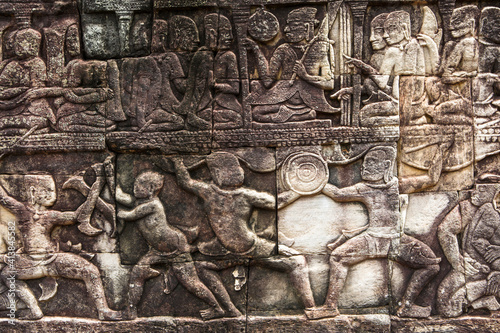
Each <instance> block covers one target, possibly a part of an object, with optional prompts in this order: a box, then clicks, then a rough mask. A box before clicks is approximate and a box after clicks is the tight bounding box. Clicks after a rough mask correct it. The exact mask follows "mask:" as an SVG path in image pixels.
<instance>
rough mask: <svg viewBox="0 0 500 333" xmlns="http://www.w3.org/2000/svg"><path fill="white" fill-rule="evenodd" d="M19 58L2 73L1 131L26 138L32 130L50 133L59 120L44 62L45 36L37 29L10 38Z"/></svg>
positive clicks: (17, 32)
mask: <svg viewBox="0 0 500 333" xmlns="http://www.w3.org/2000/svg"><path fill="white" fill-rule="evenodd" d="M10 38H11V39H12V41H11V42H12V49H13V53H14V55H15V58H13V59H9V60H8V61H5V62H4V64H3V68H2V70H1V73H0V87H1V94H0V101H1V102H2V104H1V105H2V108H1V109H2V111H1V118H0V130H2V131H3V132H4V133H9V132H11V134H24V133H26V132H28V131H29V130H30V129H31V128H36V130H37V131H38V133H43V132H48V131H49V125H50V123H55V116H54V112H53V110H52V108H51V107H50V105H49V103H48V101H47V99H46V98H45V97H46V96H47V93H48V91H47V90H43V89H42V90H40V89H38V90H35V89H36V88H42V87H45V83H46V81H47V71H46V66H45V62H44V61H43V60H42V58H40V56H39V53H40V43H41V40H42V36H41V34H40V33H39V32H38V31H36V30H34V29H29V28H27V29H22V30H17V31H15V32H14V33H13V34H12V35H10Z"/></svg>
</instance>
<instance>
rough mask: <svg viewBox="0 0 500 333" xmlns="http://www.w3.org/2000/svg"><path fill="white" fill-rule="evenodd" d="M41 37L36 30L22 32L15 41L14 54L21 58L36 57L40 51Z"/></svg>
mask: <svg viewBox="0 0 500 333" xmlns="http://www.w3.org/2000/svg"><path fill="white" fill-rule="evenodd" d="M40 41H41V35H40V33H38V32H37V31H36V30H33V29H25V30H20V31H19V32H18V33H17V34H16V36H15V40H14V53H15V54H16V55H17V56H18V57H19V58H22V59H24V58H29V57H36V56H38V53H39V51H40Z"/></svg>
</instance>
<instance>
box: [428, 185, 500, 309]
mask: <svg viewBox="0 0 500 333" xmlns="http://www.w3.org/2000/svg"><path fill="white" fill-rule="evenodd" d="M498 190H499V188H498V185H496V184H494V185H477V187H476V189H475V190H474V191H473V192H472V194H471V198H470V200H463V201H460V202H459V204H457V205H456V206H455V208H453V209H452V211H451V212H449V213H448V214H447V215H446V217H445V218H444V219H443V221H442V222H441V224H440V225H439V229H438V237H439V242H440V244H441V247H442V249H443V252H444V254H445V255H446V258H447V259H448V261H449V262H450V264H451V266H452V270H451V271H450V272H449V273H448V275H447V276H446V277H445V278H444V279H443V281H442V282H441V284H440V286H439V289H438V295H437V305H438V311H439V313H440V314H441V315H443V316H445V317H457V316H459V315H461V314H462V312H463V311H464V308H466V307H472V308H474V309H481V308H485V309H488V310H490V311H491V312H492V315H496V314H497V313H498V311H499V310H500V304H499V303H498V301H497V299H496V297H498V295H499V292H500V289H499V286H500V285H499V281H500V280H499V278H500V273H499V272H498V269H499V268H500V267H499V266H498V259H499V258H500V251H499V249H500V247H499V245H500V243H499V242H498V241H497V237H498V236H497V235H496V229H498V227H499V225H500V214H499V213H498V211H497V209H496V202H495V197H496V196H497V194H498ZM459 235H462V247H461V248H460V245H459V240H458V237H459Z"/></svg>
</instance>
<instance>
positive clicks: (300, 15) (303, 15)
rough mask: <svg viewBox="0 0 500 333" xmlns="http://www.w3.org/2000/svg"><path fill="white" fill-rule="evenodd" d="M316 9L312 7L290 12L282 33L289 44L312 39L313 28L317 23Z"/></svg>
mask: <svg viewBox="0 0 500 333" xmlns="http://www.w3.org/2000/svg"><path fill="white" fill-rule="evenodd" d="M316 12H317V9H316V8H313V7H302V8H298V9H294V10H292V11H291V12H290V13H289V14H288V17H287V19H286V25H285V28H284V29H283V31H284V32H285V36H286V38H287V39H288V41H290V42H291V43H299V42H301V41H303V40H306V41H310V40H311V39H313V37H314V27H315V26H316V25H317V24H318V23H319V21H318V20H316V18H315V17H316Z"/></svg>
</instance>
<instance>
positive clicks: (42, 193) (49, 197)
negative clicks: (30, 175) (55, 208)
mask: <svg viewBox="0 0 500 333" xmlns="http://www.w3.org/2000/svg"><path fill="white" fill-rule="evenodd" d="M30 194H31V199H32V202H33V204H38V205H40V206H44V207H50V206H52V205H54V203H55V202H56V199H57V195H56V184H55V183H54V180H53V179H52V177H40V178H38V179H37V184H36V186H31V187H30Z"/></svg>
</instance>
